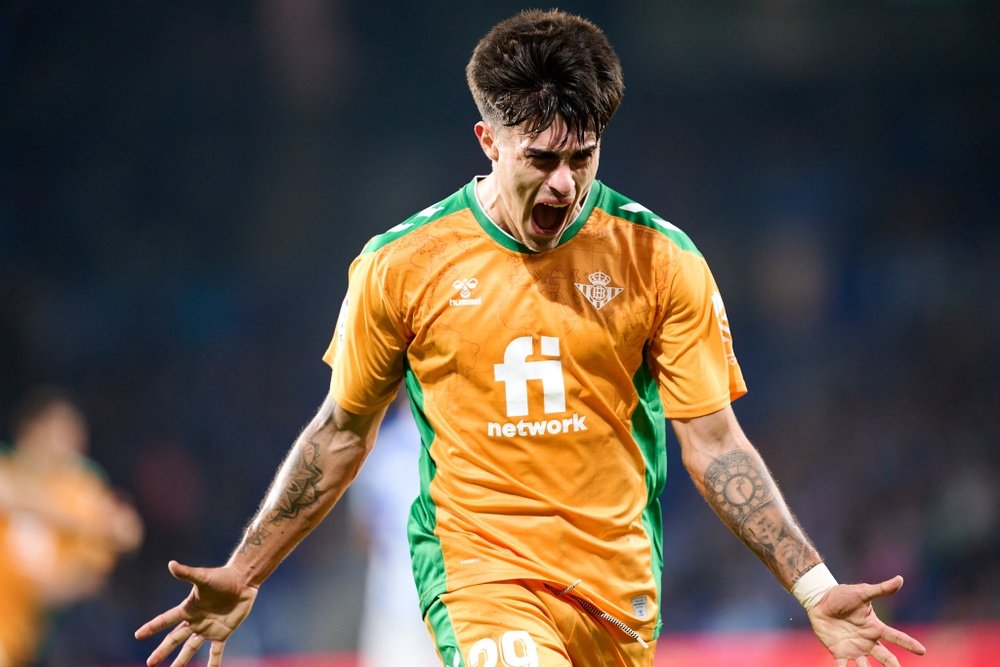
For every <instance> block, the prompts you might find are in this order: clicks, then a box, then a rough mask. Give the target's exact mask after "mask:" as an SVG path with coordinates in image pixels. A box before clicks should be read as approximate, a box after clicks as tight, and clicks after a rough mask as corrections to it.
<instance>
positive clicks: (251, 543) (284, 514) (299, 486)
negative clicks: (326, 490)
mask: <svg viewBox="0 0 1000 667" xmlns="http://www.w3.org/2000/svg"><path fill="white" fill-rule="evenodd" d="M318 457H319V445H318V444H316V443H315V442H311V441H307V442H305V443H304V444H303V445H302V446H301V447H296V448H295V450H294V451H293V452H292V454H291V457H290V459H289V461H288V462H287V463H286V465H288V466H290V468H289V470H288V473H287V475H286V476H285V477H284V478H283V479H281V480H280V481H279V482H276V483H280V484H282V488H281V491H280V494H279V495H278V496H277V500H276V502H275V503H274V507H273V508H270V509H269V510H266V511H267V514H265V515H262V516H259V517H258V518H257V519H256V520H254V522H253V523H252V524H251V525H250V526H249V527H248V528H247V531H246V535H245V536H244V539H243V541H242V543H241V544H240V546H239V552H240V553H245V552H247V551H248V550H249V549H250V547H259V546H261V544H263V542H264V540H265V539H267V537H268V536H270V534H271V531H270V529H269V528H268V526H276V525H278V524H279V523H280V522H281V521H283V520H285V519H294V518H295V517H297V516H298V515H299V512H300V511H302V510H303V509H305V508H306V507H309V506H311V505H314V504H315V503H316V502H317V501H318V500H319V495H320V492H319V483H320V480H322V479H323V471H322V470H320V468H319V465H317V462H316V459H317V458H318Z"/></svg>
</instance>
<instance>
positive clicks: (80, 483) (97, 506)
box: [0, 450, 117, 666]
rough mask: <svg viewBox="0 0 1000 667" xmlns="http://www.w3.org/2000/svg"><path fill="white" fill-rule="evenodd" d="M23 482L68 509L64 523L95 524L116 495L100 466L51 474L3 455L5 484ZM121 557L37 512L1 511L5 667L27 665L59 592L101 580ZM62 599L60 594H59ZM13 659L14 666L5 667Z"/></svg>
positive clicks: (0, 623)
mask: <svg viewBox="0 0 1000 667" xmlns="http://www.w3.org/2000/svg"><path fill="white" fill-rule="evenodd" d="M5 476H6V477H12V476H17V477H18V478H19V479H21V480H22V481H30V483H31V484H32V485H34V486H36V487H37V488H38V489H40V493H41V494H43V495H44V496H46V497H47V498H49V499H50V500H51V501H52V502H53V504H56V505H58V506H59V507H60V508H61V512H62V514H63V515H64V520H66V521H67V522H71V523H79V524H80V525H93V524H94V523H95V522H98V521H101V520H102V519H103V514H102V513H101V511H102V508H103V506H104V503H106V502H107V498H108V496H109V494H110V491H109V490H108V488H107V486H106V484H105V482H104V479H103V477H102V476H101V473H100V472H99V471H98V469H97V467H96V465H94V464H93V463H92V462H90V461H89V460H87V459H83V458H80V459H79V460H73V461H69V462H66V463H65V464H63V465H56V466H52V467H50V468H44V469H43V468H37V467H33V466H31V465H30V464H29V465H26V464H25V463H23V462H21V463H19V462H18V459H17V456H16V455H12V454H6V453H4V452H3V451H2V450H0V483H3V478H4V477H5ZM116 557H117V554H116V553H115V552H114V551H113V550H112V549H110V548H109V547H108V546H107V545H105V544H103V543H99V542H96V541H94V540H90V539H85V538H83V537H81V536H80V535H78V534H76V533H74V532H73V531H72V530H70V529H68V528H66V527H61V526H59V525H55V524H53V523H52V522H51V521H50V520H49V519H47V518H46V517H45V516H44V515H42V514H36V513H33V512H31V511H30V510H18V511H0V665H7V664H9V665H12V666H16V665H25V664H29V663H30V662H31V658H32V657H33V656H34V653H35V651H36V649H37V645H38V644H39V642H40V640H41V639H42V637H43V635H44V632H45V625H46V613H47V611H48V609H49V607H51V606H53V601H52V599H51V598H52V589H55V590H56V593H57V594H58V592H59V591H58V588H59V584H58V583H55V582H61V581H71V580H75V579H76V578H79V577H88V578H93V577H101V576H103V575H104V574H105V573H106V572H107V571H108V570H109V569H110V567H111V566H112V565H113V564H114V561H115V558H116ZM57 598H58V595H57ZM4 657H6V662H5V660H4Z"/></svg>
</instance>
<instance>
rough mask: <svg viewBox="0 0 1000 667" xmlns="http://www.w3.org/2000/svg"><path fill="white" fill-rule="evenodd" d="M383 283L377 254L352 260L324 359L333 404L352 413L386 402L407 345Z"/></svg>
mask: <svg viewBox="0 0 1000 667" xmlns="http://www.w3.org/2000/svg"><path fill="white" fill-rule="evenodd" d="M383 283H384V281H383V277H382V276H381V275H380V274H379V262H378V254H377V253H363V254H362V255H361V256H359V257H358V258H357V259H355V260H354V262H353V263H352V264H351V269H350V273H349V277H348V288H347V296H346V297H345V298H344V302H343V305H342V306H341V308H340V315H339V317H338V318H337V326H336V329H335V331H334V334H333V340H331V341H330V346H329V347H328V348H327V350H326V354H324V355H323V360H324V361H325V362H326V363H327V364H329V365H330V368H331V370H332V375H331V378H330V392H331V394H332V396H333V398H334V400H336V401H337V403H338V404H339V405H340V406H341V407H343V408H344V409H346V410H348V411H350V412H354V413H356V414H369V413H372V412H375V411H376V410H378V409H380V408H382V407H384V406H385V405H386V404H388V403H389V402H390V401H391V400H392V398H393V396H394V395H395V393H396V390H397V389H398V387H399V384H400V382H401V380H402V377H403V358H404V356H405V354H406V348H407V345H408V342H409V341H408V337H407V336H406V335H405V334H404V333H403V331H402V327H401V326H400V324H399V321H400V320H399V316H398V313H396V312H395V311H394V309H393V308H392V306H391V299H390V297H389V295H387V294H386V293H385V289H384V287H383Z"/></svg>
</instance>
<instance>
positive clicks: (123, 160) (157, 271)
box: [0, 0, 1000, 665]
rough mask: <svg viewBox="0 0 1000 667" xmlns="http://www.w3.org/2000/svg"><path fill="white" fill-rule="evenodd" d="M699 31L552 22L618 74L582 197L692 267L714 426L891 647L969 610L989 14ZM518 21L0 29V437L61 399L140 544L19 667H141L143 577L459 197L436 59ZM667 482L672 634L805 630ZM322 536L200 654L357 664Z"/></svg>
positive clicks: (318, 388) (769, 18) (61, 6)
mask: <svg viewBox="0 0 1000 667" xmlns="http://www.w3.org/2000/svg"><path fill="white" fill-rule="evenodd" d="M715 4H716V3H701V2H697V1H695V0H685V1H682V2H671V3H661V2H652V1H650V2H636V3H602V2H597V1H591V2H565V3H561V5H560V6H561V7H562V8H563V9H567V10H571V11H578V12H579V13H581V14H583V15H585V16H588V17H589V18H591V19H593V20H594V21H595V22H597V23H598V24H599V25H601V26H602V27H603V28H604V29H605V31H606V32H607V33H608V35H609V37H610V38H611V41H612V43H614V44H615V46H616V48H617V50H618V52H619V54H620V56H621V59H622V62H623V66H624V71H625V81H626V95H625V100H624V103H623V106H622V109H621V111H619V113H618V116H617V117H616V118H615V119H614V121H613V122H612V124H611V126H610V127H609V129H608V131H607V134H606V135H605V143H604V146H603V149H602V165H601V170H600V172H599V178H600V179H601V180H603V181H604V182H606V183H608V184H609V185H611V186H612V187H614V188H615V189H618V190H621V191H622V192H624V193H625V194H627V195H628V196H630V197H632V198H634V199H636V200H638V201H641V202H642V203H643V204H645V205H646V206H647V207H649V208H650V209H652V210H654V211H656V212H657V213H658V214H660V215H662V216H664V217H665V218H666V219H668V220H670V221H671V222H673V223H674V224H676V225H678V226H680V227H681V228H683V229H684V230H685V231H687V232H688V233H689V234H690V235H691V236H692V237H693V239H694V240H695V242H696V243H697V244H698V246H699V247H700V249H701V250H702V251H703V253H704V254H705V256H706V257H707V259H708V261H709V263H710V265H711V266H712V267H713V270H714V271H715V274H716V278H717V279H718V282H719V284H720V287H721V289H722V291H723V295H724V296H725V298H726V302H727V306H728V311H729V316H730V321H731V324H732V327H733V331H734V336H735V341H736V352H737V355H738V356H739V358H740V362H741V365H742V366H743V370H744V373H745V375H746V377H747V379H748V383H749V385H750V394H749V395H748V396H747V397H746V398H744V399H741V400H740V401H739V402H738V403H737V404H736V406H735V409H736V411H737V414H738V415H739V417H740V419H741V421H742V422H743V423H744V425H745V427H746V429H747V431H748V432H749V434H750V436H751V438H752V439H753V440H754V442H755V443H756V444H757V445H758V447H759V448H760V449H761V450H763V452H764V456H765V458H766V460H767V461H768V462H769V464H770V465H771V466H772V468H773V472H774V473H775V476H776V477H777V478H778V481H779V483H780V484H781V486H782V488H783V489H784V491H785V493H786V495H787V496H788V499H789V502H790V505H791V507H792V508H793V510H794V511H795V512H796V513H797V514H798V515H799V518H800V519H801V521H802V523H803V524H804V526H805V527H806V528H807V530H808V532H809V533H810V535H811V536H812V537H813V539H814V541H815V542H816V543H817V546H818V548H819V549H820V551H821V552H822V553H823V554H824V555H825V556H826V558H827V561H828V562H829V564H830V566H831V569H832V570H833V571H834V572H835V573H836V574H837V575H838V576H839V577H840V578H841V579H845V580H877V579H880V578H885V577H887V576H891V575H893V574H895V573H897V572H900V573H902V574H903V575H904V576H905V577H906V584H905V586H904V588H903V591H902V592H901V593H900V594H899V595H898V596H896V597H895V598H893V599H892V600H891V601H889V602H887V603H886V606H885V607H884V608H883V614H884V615H885V616H887V617H888V618H891V619H892V620H894V621H896V622H898V623H904V624H905V623H917V622H925V621H941V622H946V623H960V622H971V621H975V620H978V619H984V618H993V619H997V618H1000V602H998V600H997V597H996V595H995V591H996V590H997V589H998V587H1000V543H998V542H1000V537H998V536H1000V462H998V456H997V454H996V450H995V447H996V445H997V442H998V440H1000V389H997V387H996V386H995V385H994V384H993V380H994V379H995V378H997V377H1000V355H998V354H997V351H996V346H997V343H1000V340H998V338H1000V297H998V296H997V292H996V290H995V289H994V285H995V284H996V282H997V279H998V278H1000V225H998V224H997V223H998V222H1000V187H998V185H997V184H998V178H997V177H998V175H1000V129H998V124H997V122H996V118H995V111H994V107H995V104H996V100H997V99H998V98H1000V96H998V93H1000V72H998V70H1000V42H998V41H997V40H996V39H995V36H996V34H997V32H998V28H1000V9H998V8H997V7H996V5H995V3H988V2H987V3H983V2H975V1H973V0H966V1H962V0H953V1H950V2H949V1H946V0H937V1H932V0H924V1H917V0H909V1H906V0H895V1H888V0H879V1H877V2H814V3H802V2H780V1H776V0H756V1H754V2H749V3H742V4H741V5H740V6H739V8H738V9H726V10H723V9H721V8H719V7H715ZM519 7H520V5H518V4H515V3H510V2H500V3H489V4H485V5H484V4H481V3H434V2H432V3H403V2H387V3H362V2H359V1H358V0H256V1H255V2H250V3H238V2H230V1H225V2H212V3H202V2H190V1H184V2H173V3H153V2H129V3H114V2H106V1H100V2H89V3H74V2H69V1H68V0H60V1H45V0H34V1H32V0H19V1H15V2H7V3H3V4H2V5H0V8H2V9H0V441H6V442H8V443H10V442H11V440H12V439H13V437H14V436H13V423H12V421H11V419H10V418H9V414H10V410H11V409H12V408H13V406H15V405H16V404H18V403H19V401H20V400H21V399H22V398H23V397H24V396H25V395H26V394H27V393H28V392H29V391H30V390H31V389H32V388H33V387H35V386H37V385H39V384H43V383H53V382H54V383H58V384H60V385H62V386H65V387H69V388H71V389H72V390H73V392H74V393H75V394H76V395H77V396H78V397H79V399H80V401H79V404H80V408H81V410H82V412H83V414H84V415H85V416H86V419H87V420H88V422H89V424H90V456H92V458H93V459H95V460H96V461H97V462H98V463H99V464H100V465H101V466H102V467H103V468H104V470H105V471H106V475H107V480H108V483H109V484H110V485H111V486H112V487H113V488H116V489H118V490H119V491H120V492H121V493H122V494H124V497H126V498H127V499H128V503H129V504H130V506H131V505H134V507H135V508H136V510H137V511H138V514H139V515H140V516H141V519H142V522H143V523H144V526H145V532H144V539H143V540H142V544H141V546H139V547H138V549H137V551H135V552H134V553H132V554H131V555H128V554H126V555H125V556H124V557H123V558H122V559H121V560H120V561H119V562H118V564H117V567H116V568H115V570H114V571H113V573H112V574H111V576H109V577H108V579H107V581H106V582H105V583H104V585H103V588H102V589H101V590H99V591H97V592H95V593H94V595H92V596H91V597H89V598H88V599H87V600H85V601H80V602H77V603H76V604H74V605H72V606H70V607H69V608H67V609H65V610H63V611H61V612H56V614H55V616H53V618H52V623H51V627H52V628H53V631H52V632H51V633H50V639H49V642H48V644H47V646H46V656H47V658H46V660H47V663H45V664H52V665H61V664H67V665H68V664H73V665H79V664H123V663H127V662H138V661H140V660H141V659H144V657H145V655H146V654H147V653H148V649H149V647H148V646H140V645H138V642H136V641H135V640H133V639H132V632H133V631H134V630H135V628H136V627H138V626H139V625H140V624H141V623H142V622H144V621H145V620H147V619H148V616H149V615H150V614H151V613H154V612H156V611H158V610H160V609H162V608H166V607H167V606H169V605H172V604H174V603H175V601H176V599H177V597H178V595H179V593H181V592H182V590H181V588H180V586H181V585H180V584H179V583H177V582H176V581H174V580H173V579H172V578H171V577H170V576H169V575H168V573H167V571H166V562H167V560H168V559H170V558H177V559H180V560H182V561H184V562H189V563H194V564H199V563H203V564H213V563H218V562H220V561H222V560H224V559H225V558H226V557H227V556H228V553H229V550H230V549H231V548H232V546H233V545H234V544H235V542H236V540H237V539H238V537H239V535H240V532H241V530H242V528H243V525H244V522H245V521H246V520H247V519H248V518H249V516H250V514H251V513H252V512H253V510H254V509H255V507H256V504H257V502H258V501H259V499H260V497H261V495H262V494H263V493H264V491H265V489H266V486H267V483H268V481H269V480H270V478H271V476H272V474H273V472H274V469H275V468H276V466H277V465H278V463H279V461H280V459H281V457H282V455H283V453H284V452H285V450H286V449H287V447H288V445H289V444H290V443H291V441H292V439H293V438H294V436H295V434H296V433H297V431H298V430H299V429H300V428H301V426H302V425H304V424H305V422H306V421H307V420H308V419H309V417H310V416H311V415H312V413H313V412H314V410H315V408H316V406H317V405H318V403H319V401H320V400H321V398H322V396H323V394H324V392H325V390H326V385H327V380H328V378H327V369H326V368H325V366H324V365H323V363H322V361H321V360H320V356H321V355H322V353H323V351H324V350H325V348H326V345H327V343H328V340H329V337H330V335H331V332H332V328H333V325H334V320H335V318H336V313H337V309H338V307H339V303H340V300H341V298H342V296H343V291H344V289H345V287H346V271H347V266H348V263H349V262H350V260H351V258H352V257H353V256H354V255H355V254H356V253H357V251H358V250H359V249H360V248H361V246H362V245H363V243H364V242H365V240H366V239H367V238H368V237H369V236H371V235H373V234H375V233H378V232H379V231H382V230H384V229H386V228H388V227H390V226H392V225H394V224H396V223H397V222H399V221H400V220H402V219H404V218H405V217H407V216H409V215H410V214H411V213H412V212H414V211H416V210H419V209H421V208H423V207H425V206H427V205H429V204H431V203H433V202H435V201H437V200H438V199H440V198H441V197H443V196H445V195H447V194H449V193H451V192H452V191H454V190H455V189H456V188H457V187H459V186H460V185H461V184H463V183H465V182H467V181H468V179H469V178H471V176H472V175H473V174H476V173H483V172H485V171H486V169H487V168H488V165H486V164H484V163H483V160H482V156H481V154H479V151H478V149H477V148H476V146H475V143H474V138H473V135H472V130H471V128H472V125H473V123H474V122H475V121H476V120H477V118H476V115H475V108H474V106H473V105H472V102H471V100H470V99H469V95H468V93H467V91H466V90H465V86H464V78H463V68H464V65H465V61H466V60H467V57H468V55H469V53H470V52H471V49H472V46H473V44H474V41H475V39H476V38H477V37H478V36H479V35H480V34H482V33H483V32H485V30H486V29H487V28H488V27H489V26H490V25H492V24H493V23H495V22H496V21H497V20H499V19H500V18H503V17H505V16H507V15H509V14H511V13H512V12H513V11H515V10H516V9H517V8H519ZM668 453H669V456H670V464H671V473H670V475H669V478H668V484H667V489H666V491H665V493H664V496H663V502H664V506H665V513H664V514H665V522H666V531H665V532H666V544H665V560H666V564H665V568H664V570H665V576H664V589H663V590H664V618H665V623H666V627H667V630H668V631H671V630H675V631H681V630H705V629H734V628H741V629H750V628H759V627H768V628H782V627H802V626H803V625H804V624H805V620H804V617H803V615H802V613H801V610H799V609H798V607H797V604H796V603H795V601H794V600H793V599H792V598H791V597H790V596H788V595H785V594H783V593H782V592H781V590H780V588H778V587H777V584H775V582H774V581H773V579H771V578H770V575H769V574H768V573H767V571H766V570H765V569H764V568H763V567H761V566H760V565H759V564H758V563H757V562H756V561H755V559H754V558H753V557H752V556H751V555H750V554H749V553H747V552H745V551H744V550H743V549H742V547H740V546H739V544H738V542H737V541H736V540H734V539H733V538H732V537H731V536H730V535H729V534H728V533H727V532H726V530H725V528H724V527H723V526H722V524H721V523H719V522H718V520H717V519H715V518H714V516H712V514H711V512H710V510H709V509H708V508H707V506H705V505H704V503H703V502H702V501H701V500H700V498H699V497H698V496H697V495H696V493H695V492H694V490H693V488H692V486H691V484H690V482H689V481H688V480H687V479H686V478H685V474H684V472H683V468H682V467H681V465H680V461H679V458H678V457H677V451H676V444H675V443H674V442H673V441H671V442H669V443H668ZM415 461H416V455H415V454H414V455H413V462H414V464H415ZM363 474H364V470H363V471H362V475H363ZM350 524H351V518H350V516H349V513H348V511H347V508H346V507H338V508H336V509H335V510H334V512H333V513H332V514H331V516H330V518H329V519H328V520H327V522H326V523H325V524H324V525H323V526H322V527H321V528H320V529H319V530H318V531H317V533H316V534H314V535H313V536H312V537H311V538H310V539H309V540H307V541H306V542H305V543H304V544H303V545H302V546H301V547H300V549H299V550H298V551H297V552H296V553H295V554H293V556H292V557H291V560H292V561H293V562H292V563H289V564H288V565H286V566H285V567H283V568H282V569H279V571H278V573H277V574H276V575H275V576H274V578H273V579H272V580H271V581H269V582H268V584H267V586H266V587H265V588H264V590H263V591H262V594H261V604H259V605H258V608H257V610H255V612H254V615H253V616H252V617H251V618H250V619H248V622H247V626H246V627H244V628H243V629H242V630H241V631H240V632H239V633H237V635H236V636H235V638H234V640H233V642H232V644H231V647H230V648H229V649H227V653H230V652H231V653H233V654H237V653H241V652H242V653H244V654H254V653H264V652H290V651H318V650H347V649H351V648H352V647H354V646H355V645H356V642H357V639H356V638H357V636H358V631H359V623H360V620H359V612H358V610H359V608H360V607H361V605H362V604H363V599H364V590H363V577H361V576H360V574H361V573H362V572H363V571H364V570H365V567H366V564H365V554H364V551H363V549H362V548H361V547H360V546H359V545H358V544H357V543H356V542H358V540H355V539H353V538H352V537H351V535H352V533H351V531H350V528H349V526H350Z"/></svg>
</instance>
